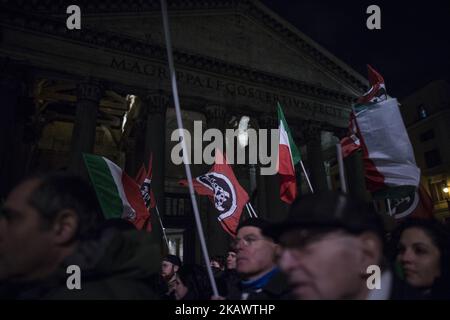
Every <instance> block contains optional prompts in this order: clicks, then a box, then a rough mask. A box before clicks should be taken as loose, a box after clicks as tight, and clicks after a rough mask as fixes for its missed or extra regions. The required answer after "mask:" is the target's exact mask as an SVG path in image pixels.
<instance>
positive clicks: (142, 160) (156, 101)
mask: <svg viewBox="0 0 450 320" xmlns="http://www.w3.org/2000/svg"><path fill="white" fill-rule="evenodd" d="M169 101H170V100H169V97H168V96H166V95H164V94H163V93H161V92H158V93H147V94H145V95H143V96H142V105H141V107H142V109H143V112H142V119H140V120H138V123H137V129H140V130H142V131H141V136H142V138H141V139H140V138H138V137H139V132H137V133H136V134H137V136H136V138H137V139H136V140H135V141H136V142H135V143H136V144H135V147H134V149H135V150H134V156H135V161H136V162H135V163H136V164H137V166H136V168H137V170H139V168H140V167H141V165H142V164H145V166H146V167H147V165H148V162H149V159H150V156H151V155H152V159H153V164H152V170H153V172H152V173H153V176H152V189H153V193H154V195H155V199H156V204H157V207H158V210H159V214H160V216H161V219H162V221H163V223H164V216H165V204H166V201H165V193H164V191H165V190H164V189H165V163H166V158H165V155H166V111H167V107H168V105H169ZM142 141H143V143H142ZM169 161H170V159H169ZM156 214H157V212H156V210H154V211H153V215H152V232H151V234H150V237H151V243H152V251H153V256H154V260H155V261H157V264H158V263H159V262H160V260H161V256H162V254H163V252H164V247H165V243H164V238H163V232H162V229H161V226H160V223H159V220H158V217H157V216H156Z"/></svg>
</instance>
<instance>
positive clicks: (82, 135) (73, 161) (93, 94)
mask: <svg viewBox="0 0 450 320" xmlns="http://www.w3.org/2000/svg"><path fill="white" fill-rule="evenodd" d="M102 95H103V90H102V88H101V86H100V84H99V82H98V81H96V80H90V81H86V82H83V83H80V84H79V85H78V86H77V110H76V116H75V123H74V126H73V131H72V142H71V149H70V150H71V154H70V164H69V167H70V170H71V171H72V172H74V173H78V174H82V175H85V176H86V170H85V168H84V163H83V156H82V154H83V153H84V152H86V153H92V152H93V151H94V144H95V129H96V126H97V113H98V109H99V102H100V99H101V97H102Z"/></svg>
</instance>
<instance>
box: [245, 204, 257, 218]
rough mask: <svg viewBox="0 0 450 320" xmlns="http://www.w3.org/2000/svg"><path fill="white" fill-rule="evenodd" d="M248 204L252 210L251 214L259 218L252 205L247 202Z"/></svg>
mask: <svg viewBox="0 0 450 320" xmlns="http://www.w3.org/2000/svg"><path fill="white" fill-rule="evenodd" d="M248 206H249V207H250V209H251V210H252V212H253V215H254V216H255V218H259V217H258V215H257V214H256V211H255V209H253V206H252V204H251V202H249V203H248Z"/></svg>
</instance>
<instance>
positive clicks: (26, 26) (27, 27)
mask: <svg viewBox="0 0 450 320" xmlns="http://www.w3.org/2000/svg"><path fill="white" fill-rule="evenodd" d="M3 2H5V1H3ZM0 8H1V9H2V10H1V13H0V17H1V22H0V25H3V26H5V27H10V28H11V27H12V28H16V29H20V30H24V31H26V32H33V33H38V34H45V35H46V36H54V37H57V38H61V39H62V40H64V41H74V42H78V43H80V44H84V45H89V46H98V47H102V48H109V49H112V50H117V51H121V52H126V53H130V54H133V55H136V56H141V57H144V58H147V59H148V58H152V59H156V60H160V61H161V62H164V63H165V61H166V60H167V59H166V49H165V48H164V47H162V46H160V45H156V44H149V43H146V42H144V41H142V40H140V39H136V38H132V37H129V36H125V35H122V34H117V33H113V32H110V31H100V30H93V29H90V28H88V27H83V28H82V29H81V30H72V31H71V30H68V29H67V28H66V25H65V20H60V19H59V20H58V19H57V18H49V17H47V16H42V15H38V14H30V13H24V12H21V11H15V10H11V9H9V8H6V7H3V8H2V7H0ZM174 59H175V62H176V63H177V65H182V66H183V67H188V68H193V69H201V70H203V71H206V72H211V73H215V74H221V75H224V76H229V77H232V78H236V79H240V80H245V81H248V82H252V83H259V84H262V85H267V86H270V87H272V88H277V89H282V90H287V91H291V92H292V91H293V92H296V93H298V94H299V95H304V96H309V97H315V98H319V99H323V100H327V101H331V102H335V103H337V104H339V105H342V106H345V105H350V104H351V103H353V102H354V101H355V97H354V96H352V95H349V94H347V93H343V92H340V91H335V90H331V89H328V88H325V87H322V86H320V85H313V84H310V83H306V82H302V81H298V80H294V79H290V78H284V77H280V76H278V75H275V74H271V73H268V72H263V71H258V70H255V69H250V68H248V67H245V66H241V65H237V64H232V63H229V62H225V61H222V60H219V59H215V58H211V57H207V56H202V55H198V54H191V53H188V52H185V51H181V50H174Z"/></svg>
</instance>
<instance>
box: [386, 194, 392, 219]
mask: <svg viewBox="0 0 450 320" xmlns="http://www.w3.org/2000/svg"><path fill="white" fill-rule="evenodd" d="M386 200H387V206H388V213H389V215H390V216H391V217H392V209H391V199H389V198H386Z"/></svg>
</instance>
